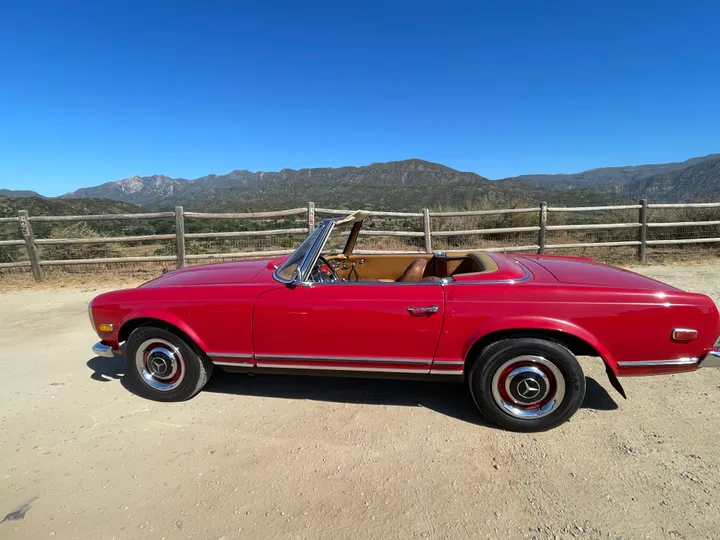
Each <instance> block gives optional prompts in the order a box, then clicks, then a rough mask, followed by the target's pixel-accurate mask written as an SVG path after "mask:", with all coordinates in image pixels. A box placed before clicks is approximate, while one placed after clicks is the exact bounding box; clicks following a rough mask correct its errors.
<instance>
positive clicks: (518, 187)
mask: <svg viewBox="0 0 720 540" xmlns="http://www.w3.org/2000/svg"><path fill="white" fill-rule="evenodd" d="M86 196H93V197H107V198H110V199H115V200H121V201H128V202H132V203H135V204H141V205H144V206H148V207H151V208H161V209H166V208H172V207H173V206H175V205H176V204H182V205H184V206H186V207H187V208H193V209H204V210H231V209H238V208H250V209H257V208H260V209H263V208H281V207H289V206H298V205H304V204H306V203H307V201H314V202H315V203H316V204H318V205H321V206H334V207H345V208H369V209H376V210H382V209H399V210H404V209H413V210H417V209H419V208H423V207H430V208H437V207H452V208H466V207H477V206H478V205H491V206H496V207H501V206H508V205H510V206H512V205H518V204H530V203H532V204H536V203H537V202H538V201H540V200H548V201H549V202H552V203H555V204H601V203H603V202H605V201H606V200H608V198H607V196H606V195H604V194H602V193H600V192H599V191H596V190H573V191H565V192H563V191H549V190H546V189H542V188H535V187H533V186H530V185H527V184H525V183H522V182H493V181H490V180H488V179H487V178H483V177H482V176H480V175H477V174H475V173H469V172H460V171H457V170H455V169H451V168H450V167H446V166H444V165H440V164H437V163H431V162H428V161H424V160H420V159H411V160H405V161H395V162H389V163H374V164H372V165H368V166H364V167H340V168H315V169H300V170H293V169H283V170H281V171H279V172H257V173H252V172H249V171H233V172H231V173H229V174H226V175H209V176H204V177H202V178H198V179H196V180H192V181H191V180H185V179H172V178H168V177H167V176H161V175H155V176H144V177H141V176H136V177H133V178H128V179H125V180H121V181H118V182H109V183H107V184H102V185H100V186H97V187H93V188H83V189H80V190H77V191H75V192H72V193H68V194H67V195H64V197H65V198H69V199H75V198H79V197H86ZM613 200H614V199H613Z"/></svg>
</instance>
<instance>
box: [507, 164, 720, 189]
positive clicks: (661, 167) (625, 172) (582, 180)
mask: <svg viewBox="0 0 720 540" xmlns="http://www.w3.org/2000/svg"><path fill="white" fill-rule="evenodd" d="M718 158H720V154H710V155H707V156H703V157H696V158H692V159H688V160H686V161H682V162H676V163H660V164H654V165H633V166H627V167H604V168H600V169H591V170H589V171H583V172H580V173H575V174H526V175H521V176H515V177H513V178H506V179H505V180H506V181H507V180H514V181H519V182H523V183H526V184H531V185H533V186H536V187H544V188H548V189H577V188H598V189H601V190H603V191H607V192H609V193H618V194H622V193H624V192H625V186H626V185H628V184H631V183H633V182H637V181H639V180H642V179H643V178H647V177H649V176H653V175H657V174H664V173H671V172H674V171H679V170H682V169H685V168H687V167H690V166H693V165H696V164H699V163H703V162H706V161H711V160H715V159H718Z"/></svg>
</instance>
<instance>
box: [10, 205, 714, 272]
mask: <svg viewBox="0 0 720 540" xmlns="http://www.w3.org/2000/svg"><path fill="white" fill-rule="evenodd" d="M713 209H718V211H717V212H714V213H713ZM650 210H652V211H654V212H658V211H659V212H663V211H667V210H673V211H674V212H672V214H673V215H674V216H680V217H681V218H682V220H677V221H662V220H658V219H655V220H651V219H650V216H649V214H650V212H649V211H650ZM689 211H694V212H696V213H700V215H699V217H700V219H697V220H692V217H693V215H689V213H688V212H689ZM352 212H354V210H351V209H333V208H317V207H315V203H313V202H309V203H308V204H307V206H303V207H300V208H289V209H285V210H275V211H263V212H243V213H240V212H233V213H208V212H188V211H185V210H184V209H183V207H182V206H177V207H175V210H174V211H167V212H147V213H136V214H90V215H73V216H30V215H28V212H27V211H24V210H21V211H20V212H18V215H17V216H7V217H0V224H8V225H3V226H5V227H15V226H16V225H12V224H15V223H17V224H18V225H17V227H18V229H17V232H18V236H17V237H15V238H12V237H11V238H7V239H5V238H6V237H7V235H6V236H5V238H3V239H0V255H1V254H2V253H3V251H2V250H8V249H11V250H15V251H17V252H23V251H24V253H25V256H26V259H25V258H22V260H12V259H10V260H9V261H8V259H7V258H6V259H0V269H7V268H30V270H31V271H32V274H33V276H34V277H35V279H37V280H42V279H43V278H44V268H46V267H53V266H75V265H100V264H112V263H146V262H153V263H167V262H173V263H175V265H176V266H177V267H178V268H183V267H184V266H185V265H186V263H187V262H188V261H202V260H207V261H213V260H231V259H242V258H257V257H265V258H274V257H279V256H282V255H287V254H289V253H292V252H293V250H294V248H295V247H296V246H297V245H298V244H299V242H300V241H301V239H302V237H303V236H304V235H306V234H308V233H310V232H312V231H313V230H314V229H315V225H316V219H317V216H318V215H319V214H325V215H330V216H342V215H347V214H350V213H352ZM583 212H587V213H591V214H589V215H587V216H586V217H582V213H583ZM602 212H619V213H616V214H613V215H614V216H615V217H616V218H617V222H615V221H616V219H615V218H613V219H612V220H611V221H607V222H603V219H601V218H600V217H598V214H599V213H602ZM367 213H368V215H369V218H370V222H371V226H369V227H368V226H366V227H365V228H364V229H363V230H361V232H360V236H361V237H363V238H365V239H366V240H365V242H366V243H368V245H367V246H365V247H362V246H360V247H358V249H356V250H355V253H357V254H365V255H372V254H382V253H407V254H411V253H432V252H433V243H437V244H438V245H439V246H443V247H444V246H446V245H448V246H450V247H451V248H452V249H450V248H444V249H442V251H464V252H472V251H494V252H507V253H514V252H534V253H545V252H546V251H552V250H565V249H570V250H572V249H585V248H616V247H632V248H636V250H637V253H636V256H637V259H638V260H639V261H641V262H645V261H646V253H647V248H648V247H652V246H674V245H682V244H705V243H707V244H717V243H720V202H711V203H663V204H649V203H648V202H647V201H646V200H641V201H640V202H639V204H623V205H606V206H579V207H560V206H558V207H551V206H548V204H547V203H545V202H542V203H540V204H539V206H532V207H527V208H505V209H478V210H458V211H437V212H434V211H430V210H429V209H427V208H425V209H423V210H422V211H420V212H392V211H375V210H372V211H368V212H367ZM550 214H552V215H553V216H557V217H553V221H555V223H553V224H550V223H549V221H550V220H549V215H550ZM566 214H568V215H569V216H570V217H563V216H565V215H566ZM654 215H655V214H653V216H654ZM663 215H664V216H665V217H672V216H668V215H667V214H663ZM572 216H579V217H572ZM416 218H417V219H416ZM689 218H690V219H689ZM165 219H168V220H170V219H174V225H173V224H172V223H171V222H169V221H162V220H165ZM585 219H588V220H592V221H595V222H594V223H584V222H582V221H584V220H585ZM138 220H143V222H145V223H147V221H146V220H161V222H162V223H165V225H164V226H162V227H160V226H158V225H157V224H156V225H155V226H156V227H158V229H159V231H158V232H157V233H156V234H124V235H117V234H116V235H102V233H100V234H98V233H97V232H95V233H94V234H95V235H86V236H78V237H72V235H71V234H70V233H68V232H67V231H69V230H72V227H78V226H84V225H83V223H80V222H94V221H100V222H106V225H105V227H106V228H107V227H115V224H113V223H107V222H114V221H117V222H121V223H127V222H133V221H138ZM187 220H223V221H224V222H227V220H236V221H247V222H249V224H248V225H247V226H246V228H248V229H249V230H230V231H228V230H220V231H207V230H202V228H200V231H199V232H186V230H185V228H186V226H187V224H188V221H187ZM273 220H274V223H272V221H273ZM488 220H489V221H488ZM558 220H559V221H560V222H559V223H558V222H557V221H558ZM568 220H569V221H570V222H568ZM572 221H580V222H572ZM33 223H34V224H36V225H37V227H39V228H40V229H42V228H43V227H44V228H45V229H46V230H47V227H48V226H47V225H45V224H48V223H55V224H63V223H70V224H71V225H57V226H56V227H59V229H58V230H59V231H60V232H59V233H58V232H57V230H56V229H55V228H53V229H52V234H51V235H49V236H47V232H44V233H43V231H41V232H40V234H39V235H37V234H35V233H34V232H33V226H32V224H33ZM206 223H207V222H206ZM195 225H198V227H196V226H195ZM199 225H200V223H198V222H196V221H193V222H192V223H191V230H194V231H198V228H199ZM433 225H435V226H433ZM490 225H493V226H490ZM511 225H515V226H511ZM155 226H154V227H155ZM208 226H212V227H215V226H218V224H217V223H216V224H208V225H206V226H204V227H208ZM376 226H377V227H378V228H374V227H376ZM118 227H121V229H122V231H123V232H128V229H127V228H126V227H125V226H124V225H120V224H118ZM139 227H140V228H139V229H137V230H138V231H142V232H146V231H150V230H154V227H146V226H144V225H143V226H139ZM204 227H203V228H204ZM393 227H396V228H393ZM220 228H224V226H222V227H220ZM682 228H688V231H690V232H688V231H685V233H684V234H685V235H690V234H692V235H693V237H691V238H677V237H674V236H673V235H674V234H677V233H676V230H678V229H682ZM673 229H675V230H673ZM90 230H92V229H90ZM111 230H112V231H115V230H116V229H111ZM169 231H172V232H169ZM597 231H607V232H605V233H603V234H604V235H605V236H602V235H601V236H600V238H599V240H600V241H598V237H597V234H598V233H597ZM63 233H65V234H64V235H63ZM573 233H575V234H574V235H573ZM43 234H45V235H46V236H47V237H43ZM86 234H87V233H86ZM342 234H344V233H342V232H340V231H338V233H337V234H333V235H332V237H331V238H336V237H337V236H341V235H342ZM502 235H505V236H506V237H507V236H508V235H509V236H510V237H511V238H512V242H513V243H515V244H520V245H502V244H503V241H502V238H501V239H500V240H497V238H498V236H502ZM588 235H595V237H592V236H588ZM623 235H624V237H623ZM10 236H12V235H10ZM549 236H550V237H552V238H549ZM658 236H659V237H658ZM663 236H665V237H663ZM473 237H475V238H473ZM493 238H495V240H493ZM243 239H245V240H243ZM253 239H256V240H253ZM263 239H268V240H263ZM523 239H524V240H525V242H524V243H523ZM553 239H555V241H554V242H553V241H552V240H553ZM241 240H242V241H243V242H250V241H251V240H252V241H253V242H259V241H260V242H262V243H264V244H266V245H267V249H252V247H251V248H250V249H237V248H238V244H237V242H239V241H241ZM188 241H190V242H191V244H190V246H189V245H188ZM193 241H195V242H197V241H211V242H214V243H215V244H218V243H219V244H220V245H221V246H223V247H224V249H225V250H226V251H225V252H208V253H197V252H190V253H188V252H187V250H188V249H190V248H191V247H192V246H193V244H192V242H193ZM223 242H226V243H227V242H230V245H228V244H226V243H225V244H223ZM233 242H234V244H233ZM378 242H379V243H378ZM498 243H500V244H501V245H497V244H498ZM95 244H98V245H106V246H112V245H113V244H115V245H116V247H114V248H112V250H109V252H110V253H118V254H119V255H118V256H112V257H111V256H105V255H102V254H101V255H99V256H82V255H83V254H84V253H86V252H85V251H80V252H78V253H79V254H80V255H81V256H80V257H77V258H68V257H63V256H62V255H63V254H64V253H66V252H63V250H62V246H78V247H76V248H73V249H87V248H85V247H83V246H90V245H95ZM128 244H129V245H128ZM478 244H479V245H480V247H478ZM23 246H24V249H23ZM378 246H392V247H389V248H388V247H385V248H384V249H374V247H378ZM148 247H149V248H152V249H153V250H154V253H155V254H153V255H138V249H139V248H143V249H147V248H148ZM240 247H246V246H245V245H244V244H243V245H242V246H240ZM366 247H367V249H366ZM119 248H122V250H123V251H124V252H120V250H119ZM136 248H138V249H136ZM233 248H234V249H233ZM103 249H105V248H103ZM191 251H193V250H191ZM194 251H197V249H194ZM328 251H329V252H331V253H339V252H340V250H339V249H337V245H333V246H330V245H329V246H328ZM128 252H129V253H128ZM78 253H76V255H77V254H78ZM102 253H106V254H107V253H108V251H105V252H102ZM58 255H59V256H58Z"/></svg>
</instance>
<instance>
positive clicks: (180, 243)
mask: <svg viewBox="0 0 720 540" xmlns="http://www.w3.org/2000/svg"><path fill="white" fill-rule="evenodd" d="M175 243H176V246H177V247H176V252H177V267H178V268H185V218H184V216H183V207H182V206H176V207H175Z"/></svg>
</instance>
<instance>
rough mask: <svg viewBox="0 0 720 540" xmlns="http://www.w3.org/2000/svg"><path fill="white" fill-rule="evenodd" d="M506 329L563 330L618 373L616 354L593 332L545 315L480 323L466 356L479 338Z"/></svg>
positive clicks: (472, 335) (468, 344)
mask: <svg viewBox="0 0 720 540" xmlns="http://www.w3.org/2000/svg"><path fill="white" fill-rule="evenodd" d="M505 330H546V331H548V330H549V331H552V332H562V333H565V334H568V335H571V336H574V337H576V338H578V339H581V340H583V341H584V342H585V343H587V344H588V345H590V346H591V347H592V348H593V349H595V350H596V351H597V352H598V354H599V355H600V356H601V357H602V359H603V360H604V362H605V364H606V365H607V366H608V367H609V368H610V369H611V370H612V371H613V373H615V374H617V373H618V366H617V360H616V359H615V356H614V355H613V354H612V353H611V352H610V351H609V350H608V349H607V347H605V346H604V345H603V344H602V343H601V342H600V341H599V340H598V339H597V338H596V337H595V336H594V335H593V334H592V333H590V332H589V331H588V330H586V329H584V328H582V327H580V326H578V325H576V324H575V323H572V322H569V321H563V320H560V319H552V318H544V317H508V318H503V319H490V320H488V321H486V322H484V323H483V324H481V325H479V326H478V327H477V328H475V330H474V331H473V332H472V334H471V336H470V339H469V340H468V342H467V343H466V344H465V356H466V357H467V354H468V352H469V351H470V348H471V347H472V346H473V345H474V344H475V343H476V342H477V341H478V340H480V339H482V338H483V337H485V336H487V335H488V334H492V333H493V332H501V331H505Z"/></svg>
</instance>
